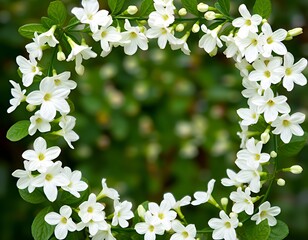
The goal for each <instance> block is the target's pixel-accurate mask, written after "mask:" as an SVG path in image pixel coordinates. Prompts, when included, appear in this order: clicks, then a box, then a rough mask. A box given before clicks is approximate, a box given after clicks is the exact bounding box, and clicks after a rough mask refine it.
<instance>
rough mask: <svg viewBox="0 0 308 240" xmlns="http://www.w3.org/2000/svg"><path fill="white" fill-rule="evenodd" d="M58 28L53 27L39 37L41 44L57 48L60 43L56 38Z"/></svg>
mask: <svg viewBox="0 0 308 240" xmlns="http://www.w3.org/2000/svg"><path fill="white" fill-rule="evenodd" d="M56 28H57V26H56V25H54V26H52V27H51V28H50V29H49V30H48V31H47V32H44V33H42V34H40V35H39V36H38V38H39V42H40V43H41V44H45V43H47V44H48V45H49V46H50V47H55V46H56V45H57V44H58V43H59V41H58V40H57V39H56V38H55V36H54V32H55V30H56Z"/></svg>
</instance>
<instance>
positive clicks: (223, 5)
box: [215, 0, 230, 18]
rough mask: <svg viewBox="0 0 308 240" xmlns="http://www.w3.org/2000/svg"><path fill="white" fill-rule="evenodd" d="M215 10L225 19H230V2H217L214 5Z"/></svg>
mask: <svg viewBox="0 0 308 240" xmlns="http://www.w3.org/2000/svg"><path fill="white" fill-rule="evenodd" d="M215 8H217V10H218V11H219V12H220V13H221V14H222V15H224V16H225V17H226V18H229V17H230V13H229V12H230V0H218V1H217V2H216V3H215Z"/></svg>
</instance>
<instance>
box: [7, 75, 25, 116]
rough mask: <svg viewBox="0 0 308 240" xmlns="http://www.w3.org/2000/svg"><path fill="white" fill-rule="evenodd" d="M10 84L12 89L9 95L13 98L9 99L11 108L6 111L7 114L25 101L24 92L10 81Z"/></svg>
mask: <svg viewBox="0 0 308 240" xmlns="http://www.w3.org/2000/svg"><path fill="white" fill-rule="evenodd" d="M10 83H11V84H12V86H13V88H12V89H11V94H12V96H13V98H12V99H10V104H11V105H12V106H10V107H9V108H8V109H7V112H8V113H11V112H13V111H15V109H16V108H17V107H18V106H19V105H20V103H21V102H22V101H24V100H26V96H25V93H26V90H25V89H24V90H21V88H20V85H19V84H18V83H16V82H14V81H12V80H10Z"/></svg>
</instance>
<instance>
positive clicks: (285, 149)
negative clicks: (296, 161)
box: [278, 132, 308, 158]
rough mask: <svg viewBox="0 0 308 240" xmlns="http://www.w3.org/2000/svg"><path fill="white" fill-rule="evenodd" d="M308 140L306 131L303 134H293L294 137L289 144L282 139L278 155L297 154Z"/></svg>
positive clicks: (284, 156) (290, 155) (289, 155)
mask: <svg viewBox="0 0 308 240" xmlns="http://www.w3.org/2000/svg"><path fill="white" fill-rule="evenodd" d="M307 141H308V133H307V132H305V134H304V135H303V136H292V139H291V141H290V142H289V143H288V144H285V143H283V142H282V141H280V144H279V145H278V156H281V157H283V158H286V157H293V156H295V155H297V154H298V153H299V152H300V151H301V150H302V149H303V147H304V146H305V145H306V143H307Z"/></svg>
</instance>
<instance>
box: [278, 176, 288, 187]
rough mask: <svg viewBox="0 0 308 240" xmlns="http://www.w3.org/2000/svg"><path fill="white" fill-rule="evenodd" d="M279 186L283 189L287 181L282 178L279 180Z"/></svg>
mask: <svg viewBox="0 0 308 240" xmlns="http://www.w3.org/2000/svg"><path fill="white" fill-rule="evenodd" d="M277 185H278V186H281V187H283V186H284V185H286V181H285V180H284V179H282V178H279V179H277Z"/></svg>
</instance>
